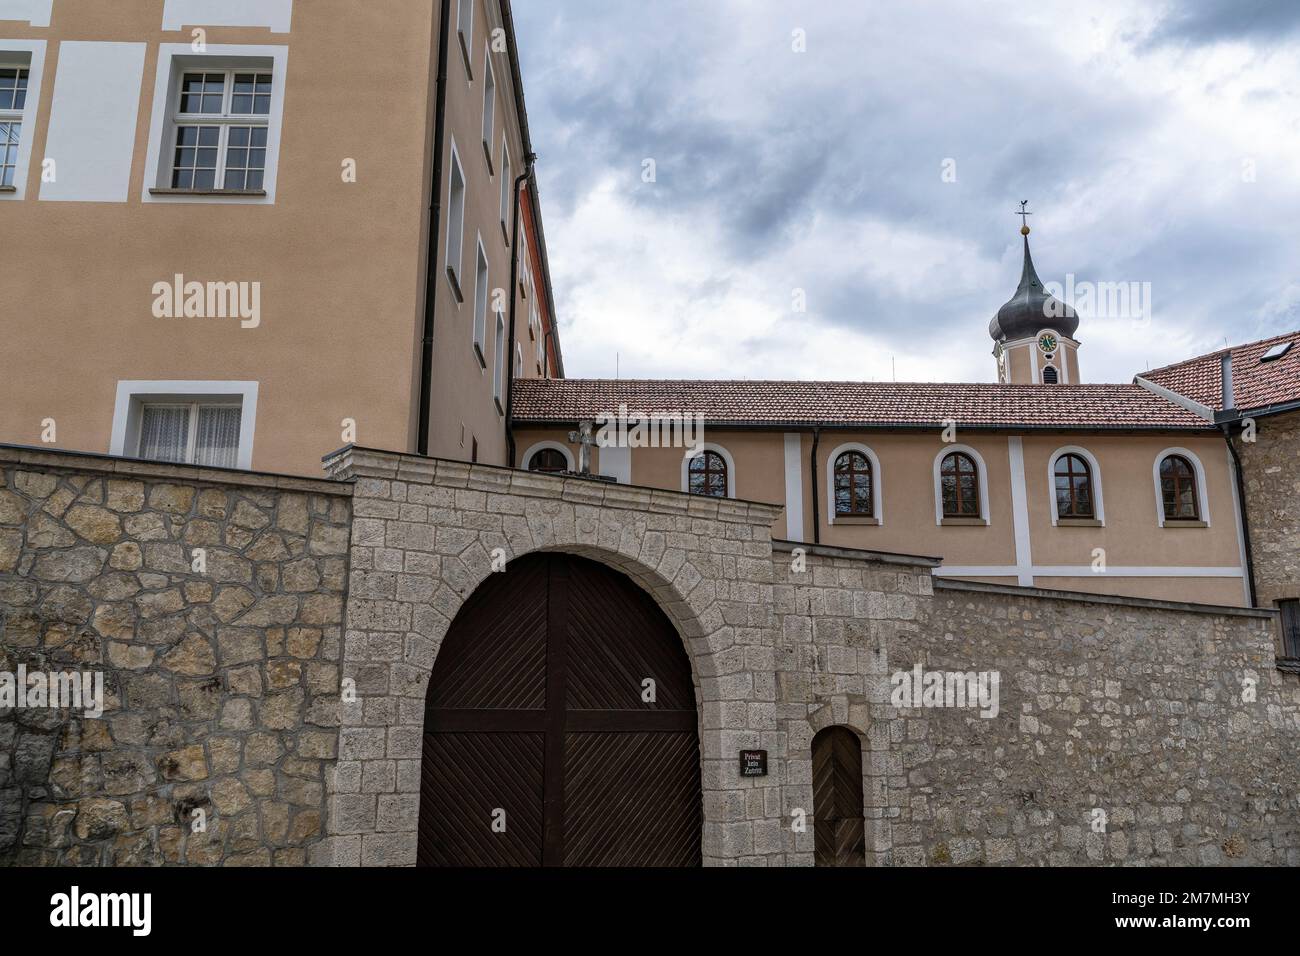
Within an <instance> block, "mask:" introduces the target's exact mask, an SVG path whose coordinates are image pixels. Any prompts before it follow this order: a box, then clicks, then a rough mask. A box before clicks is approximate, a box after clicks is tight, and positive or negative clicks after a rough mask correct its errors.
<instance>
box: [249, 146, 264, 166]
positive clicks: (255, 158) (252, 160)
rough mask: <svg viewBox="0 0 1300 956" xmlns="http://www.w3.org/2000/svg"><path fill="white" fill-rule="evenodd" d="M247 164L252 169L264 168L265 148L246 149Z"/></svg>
mask: <svg viewBox="0 0 1300 956" xmlns="http://www.w3.org/2000/svg"><path fill="white" fill-rule="evenodd" d="M248 165H249V166H250V167H252V168H253V169H265V168H266V150H264V149H250V150H249V151H248Z"/></svg>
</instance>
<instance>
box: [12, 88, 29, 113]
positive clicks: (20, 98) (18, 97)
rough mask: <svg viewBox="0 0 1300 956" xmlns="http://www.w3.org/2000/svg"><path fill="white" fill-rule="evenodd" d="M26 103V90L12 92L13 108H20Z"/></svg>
mask: <svg viewBox="0 0 1300 956" xmlns="http://www.w3.org/2000/svg"><path fill="white" fill-rule="evenodd" d="M26 105H27V91H26V90H19V91H18V92H17V93H15V94H14V109H16V110H20V109H22V108H23V107H24V106H26Z"/></svg>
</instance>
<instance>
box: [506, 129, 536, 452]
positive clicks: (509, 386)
mask: <svg viewBox="0 0 1300 956" xmlns="http://www.w3.org/2000/svg"><path fill="white" fill-rule="evenodd" d="M536 162H537V154H536V153H529V154H528V155H527V156H525V157H524V171H523V172H522V173H520V174H519V175H518V176H516V177H515V195H514V210H513V212H512V213H511V219H510V332H509V334H508V335H507V337H506V341H507V342H509V343H510V344H511V345H514V344H515V312H516V311H518V309H519V290H518V288H517V283H518V282H519V187H520V186H522V185H523V184H524V180H526V179H530V178H531V177H532V175H533V164H534V163H536ZM530 248H531V246H530ZM534 294H536V290H534ZM514 413H515V350H514V349H510V352H509V354H508V355H507V356H506V467H507V468H513V467H515V424H514Z"/></svg>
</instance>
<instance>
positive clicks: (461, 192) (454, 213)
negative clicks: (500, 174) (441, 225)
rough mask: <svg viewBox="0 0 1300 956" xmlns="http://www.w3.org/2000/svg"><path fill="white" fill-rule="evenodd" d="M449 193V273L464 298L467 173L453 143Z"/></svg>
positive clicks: (460, 296) (457, 293) (455, 288)
mask: <svg viewBox="0 0 1300 956" xmlns="http://www.w3.org/2000/svg"><path fill="white" fill-rule="evenodd" d="M448 178H449V179H450V182H449V184H448V194H447V275H448V276H449V277H450V278H451V282H452V287H453V288H454V290H455V292H456V298H458V299H461V300H463V299H464V294H463V293H462V292H461V281H460V262H461V251H462V246H463V245H464V232H465V173H464V171H463V170H462V169H461V165H460V156H459V155H458V154H457V152H456V144H455V143H452V144H451V176H450V177H448Z"/></svg>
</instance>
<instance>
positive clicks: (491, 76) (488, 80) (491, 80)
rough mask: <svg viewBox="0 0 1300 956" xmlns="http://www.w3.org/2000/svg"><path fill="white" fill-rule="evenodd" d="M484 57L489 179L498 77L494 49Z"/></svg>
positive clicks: (485, 156) (495, 125)
mask: <svg viewBox="0 0 1300 956" xmlns="http://www.w3.org/2000/svg"><path fill="white" fill-rule="evenodd" d="M486 50H487V52H486V53H485V54H484V56H483V158H484V159H486V160H487V168H488V177H489V178H491V176H492V174H493V169H492V141H493V140H494V139H495V138H496V131H497V77H496V71H495V70H493V69H492V47H491V46H488V47H487V48H486Z"/></svg>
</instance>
